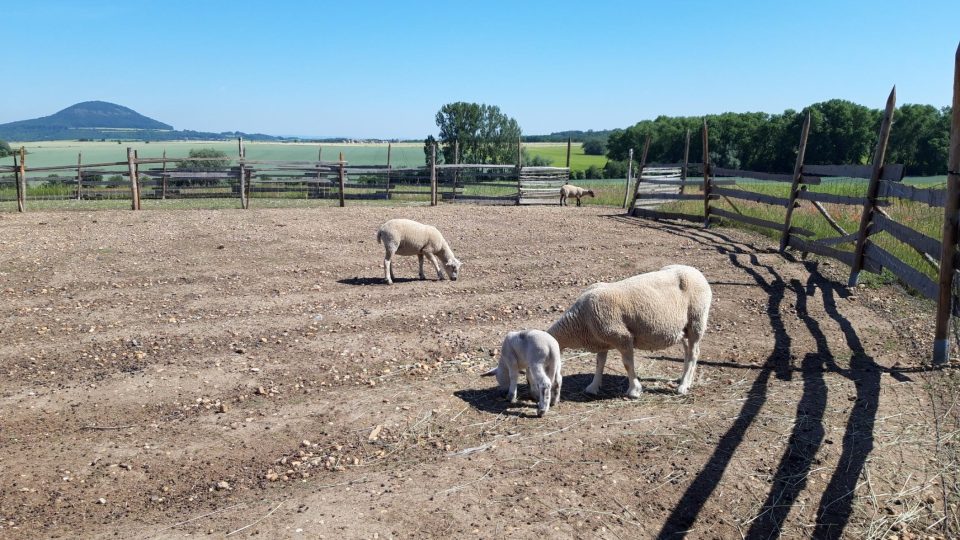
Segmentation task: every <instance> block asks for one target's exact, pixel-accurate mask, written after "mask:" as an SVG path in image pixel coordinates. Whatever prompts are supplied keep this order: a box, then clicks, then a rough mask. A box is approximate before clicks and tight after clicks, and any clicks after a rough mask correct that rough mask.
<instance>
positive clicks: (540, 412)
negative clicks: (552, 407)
mask: <svg viewBox="0 0 960 540" xmlns="http://www.w3.org/2000/svg"><path fill="white" fill-rule="evenodd" d="M546 413H547V411H545V410H543V409H537V418H543V415H544V414H546Z"/></svg>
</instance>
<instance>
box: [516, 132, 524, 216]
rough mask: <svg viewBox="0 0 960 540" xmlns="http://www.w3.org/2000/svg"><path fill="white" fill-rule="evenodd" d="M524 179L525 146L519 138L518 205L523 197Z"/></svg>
mask: <svg viewBox="0 0 960 540" xmlns="http://www.w3.org/2000/svg"><path fill="white" fill-rule="evenodd" d="M522 177H523V144H521V142H520V137H517V204H518V205H519V204H520V197H521V196H522V195H523V191H522V189H523V183H522V182H521V180H520V179H521V178H522Z"/></svg>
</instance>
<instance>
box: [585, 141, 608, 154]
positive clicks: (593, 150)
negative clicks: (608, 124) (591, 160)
mask: <svg viewBox="0 0 960 540" xmlns="http://www.w3.org/2000/svg"><path fill="white" fill-rule="evenodd" d="M581 146H582V147H583V153H584V154H586V155H588V156H602V155H603V154H604V153H605V152H606V151H607V145H606V144H604V142H603V141H601V140H600V139H590V140H589V141H584V143H583V144H582V145H581Z"/></svg>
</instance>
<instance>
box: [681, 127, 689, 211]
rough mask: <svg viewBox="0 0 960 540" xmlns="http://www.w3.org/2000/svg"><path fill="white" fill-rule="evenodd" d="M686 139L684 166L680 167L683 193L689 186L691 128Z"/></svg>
mask: <svg viewBox="0 0 960 540" xmlns="http://www.w3.org/2000/svg"><path fill="white" fill-rule="evenodd" d="M686 141H687V142H685V143H684V144H683V167H681V168H680V194H681V195H683V189H684V188H685V187H687V169H688V167H689V164H690V130H689V129H688V130H687V137H686Z"/></svg>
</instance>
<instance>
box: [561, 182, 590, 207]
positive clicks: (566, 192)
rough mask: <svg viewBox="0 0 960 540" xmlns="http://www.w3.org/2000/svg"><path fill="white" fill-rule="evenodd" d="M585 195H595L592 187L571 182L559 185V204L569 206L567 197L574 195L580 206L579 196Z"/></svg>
mask: <svg viewBox="0 0 960 540" xmlns="http://www.w3.org/2000/svg"><path fill="white" fill-rule="evenodd" d="M587 195H589V196H591V197H596V195H595V194H594V193H593V190H592V189H584V188H582V187H577V186H575V185H573V184H564V185H562V186H560V206H569V204H568V203H567V199H568V198H569V197H574V198H575V199H577V206H580V197H585V196H587Z"/></svg>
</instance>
